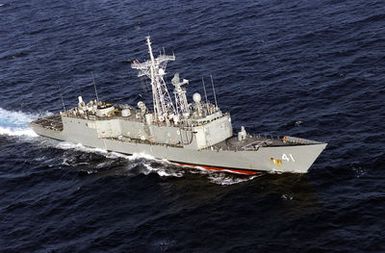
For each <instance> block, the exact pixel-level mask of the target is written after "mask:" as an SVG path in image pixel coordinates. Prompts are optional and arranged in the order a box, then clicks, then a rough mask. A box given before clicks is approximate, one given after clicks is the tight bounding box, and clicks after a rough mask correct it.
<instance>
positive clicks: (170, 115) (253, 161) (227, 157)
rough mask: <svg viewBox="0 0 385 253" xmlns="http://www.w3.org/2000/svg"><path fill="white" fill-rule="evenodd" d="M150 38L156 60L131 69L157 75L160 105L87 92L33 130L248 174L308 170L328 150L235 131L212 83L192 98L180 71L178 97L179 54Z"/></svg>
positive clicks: (309, 143)
mask: <svg viewBox="0 0 385 253" xmlns="http://www.w3.org/2000/svg"><path fill="white" fill-rule="evenodd" d="M146 42H147V47H148V54H149V59H148V60H147V61H144V62H139V61H138V60H135V61H133V62H132V63H131V67H132V68H133V69H136V70H138V72H139V74H138V76H139V77H141V76H145V77H147V78H149V79H150V80H151V90H152V102H153V108H152V110H151V109H149V108H148V107H147V105H146V104H145V103H144V102H143V101H140V102H138V103H137V105H136V106H131V105H127V104H113V103H108V102H104V101H100V100H99V99H93V100H91V101H89V102H87V103H86V102H85V101H84V100H83V98H82V97H81V96H79V97H78V105H77V106H76V107H74V108H71V109H69V110H64V111H62V112H60V113H57V114H54V115H51V116H47V117H42V118H39V119H37V120H35V121H33V122H31V127H32V129H33V130H34V131H35V132H36V133H37V134H38V135H40V136H44V137H48V138H52V139H56V140H59V141H66V142H71V143H80V144H82V145H84V146H88V147H95V148H100V149H105V150H108V151H114V152H119V153H124V154H136V153H142V154H147V155H151V156H152V157H154V158H158V159H165V160H167V161H169V162H171V163H174V164H177V165H180V166H187V167H197V168H202V169H207V170H215V171H225V172H233V173H240V174H255V173H257V172H258V171H266V172H279V173H284V172H291V173H306V172H308V170H309V168H310V167H311V165H312V164H313V163H314V161H315V160H316V159H317V157H318V156H319V155H320V153H321V152H322V151H323V150H324V149H325V147H326V145H327V143H323V142H318V141H313V140H308V139H304V138H298V137H291V136H281V137H272V136H270V137H266V136H262V135H257V134H250V133H248V132H246V130H245V128H244V127H241V129H240V131H239V132H237V133H236V134H234V133H233V127H232V123H231V117H230V114H229V113H228V112H222V110H221V109H220V108H219V107H218V105H217V101H216V96H215V92H214V100H215V102H214V103H212V102H210V101H208V99H207V95H206V90H205V86H204V85H203V88H204V99H202V96H201V95H200V94H199V93H194V94H193V96H192V102H191V103H189V101H188V99H187V96H186V86H187V84H188V83H189V81H188V80H186V79H181V78H180V76H179V74H178V73H176V74H175V75H174V77H173V78H172V80H171V83H172V85H173V87H174V90H173V96H171V95H170V92H169V90H168V87H167V83H166V81H165V74H166V72H165V71H166V66H167V63H168V62H169V61H174V60H175V55H166V54H164V53H160V55H159V56H158V57H155V56H154V54H153V50H152V45H151V40H150V37H149V36H148V37H146ZM214 91H215V89H214ZM172 97H173V99H172Z"/></svg>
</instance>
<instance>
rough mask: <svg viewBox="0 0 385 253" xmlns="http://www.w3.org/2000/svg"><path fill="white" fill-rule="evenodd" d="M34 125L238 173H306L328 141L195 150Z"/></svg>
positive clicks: (97, 144) (50, 133) (65, 137)
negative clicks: (239, 148) (250, 147)
mask: <svg viewBox="0 0 385 253" xmlns="http://www.w3.org/2000/svg"><path fill="white" fill-rule="evenodd" d="M31 126H32V128H33V130H34V131H35V132H36V133H37V134H38V135H41V136H45V137H48V138H51V139H56V140H59V141H66V142H71V143H76V144H77V143H81V144H82V145H84V146H88V147H94V148H100V149H105V150H108V151H114V152H119V153H123V154H134V153H143V154H148V155H151V156H153V157H155V158H158V159H166V160H168V161H170V162H177V163H179V164H183V165H191V166H201V167H203V168H207V169H215V170H217V169H224V170H228V171H230V172H239V173H242V172H250V171H252V172H253V171H255V172H256V171H265V172H271V173H274V172H282V173H284V172H290V173H307V172H308V170H309V168H310V167H311V165H312V164H313V163H314V161H315V160H316V159H317V157H318V156H319V155H320V153H321V152H322V151H323V150H324V149H325V147H326V145H327V144H326V143H321V142H315V143H312V144H304V145H288V146H266V147H263V146H261V147H259V148H258V149H257V150H219V149H213V148H206V149H201V150H192V149H186V148H183V147H175V146H171V145H161V144H147V143H138V142H130V141H126V140H121V139H116V138H115V139H113V138H98V136H97V134H96V133H95V132H94V131H87V129H85V128H84V127H81V126H79V128H78V129H76V128H75V127H72V129H64V130H62V131H58V130H53V129H48V128H46V127H42V126H41V125H39V124H33V123H32V124H31ZM245 174H247V173H245Z"/></svg>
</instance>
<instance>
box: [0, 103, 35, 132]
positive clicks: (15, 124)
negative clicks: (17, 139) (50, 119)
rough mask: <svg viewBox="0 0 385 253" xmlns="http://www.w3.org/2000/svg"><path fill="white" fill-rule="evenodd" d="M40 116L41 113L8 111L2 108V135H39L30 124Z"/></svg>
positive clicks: (0, 127)
mask: <svg viewBox="0 0 385 253" xmlns="http://www.w3.org/2000/svg"><path fill="white" fill-rule="evenodd" d="M38 117H39V114H30V113H24V112H21V111H8V110H5V109H3V108H0V135H5V136H21V137H37V136H38V135H37V134H36V133H35V132H34V131H33V130H32V129H31V128H30V127H29V125H28V124H29V123H30V122H31V121H33V120H34V119H37V118H38Z"/></svg>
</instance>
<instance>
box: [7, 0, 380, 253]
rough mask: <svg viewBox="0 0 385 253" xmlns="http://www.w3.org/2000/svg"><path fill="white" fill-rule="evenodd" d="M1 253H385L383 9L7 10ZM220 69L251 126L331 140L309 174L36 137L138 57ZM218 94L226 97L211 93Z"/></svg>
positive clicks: (143, 84) (95, 3)
mask: <svg viewBox="0 0 385 253" xmlns="http://www.w3.org/2000/svg"><path fill="white" fill-rule="evenodd" d="M0 24H1V25H0V151H1V152H0V252H385V242H384V238H385V232H384V231H385V221H384V217H385V190H384V189H385V186H384V183H385V148H384V144H385V123H384V121H385V86H384V85H385V2H384V1H372V0H369V1H364V0H352V1H336V0H325V1H311V0H293V1H281V0H271V1H266V0H259V1H251V0H248V1H246V0H241V1H202V0H193V1H170V0H164V1H134V0H119V1H118V0H92V1H90V0H84V1H74V0H62V1H58V0H49V1H41V0H40V1H39V0H30V1H21V0H0ZM147 35H151V37H152V40H153V47H154V49H155V51H161V50H163V48H164V50H165V51H166V52H168V53H172V52H175V54H176V62H172V63H170V64H169V66H168V71H167V72H168V77H167V78H168V80H170V78H171V77H172V74H173V73H174V72H180V73H181V77H182V78H186V79H189V80H190V85H189V97H191V95H192V93H193V92H195V91H199V92H202V86H201V82H200V80H201V78H202V77H204V78H206V79H207V82H208V81H209V78H210V74H211V75H213V77H214V81H215V84H216V88H217V95H218V102H219V105H220V106H221V108H222V109H223V110H225V111H229V112H230V113H231V115H232V119H233V124H234V127H235V128H236V129H239V128H240V127H241V126H245V127H246V129H247V130H248V131H249V132H253V133H262V134H279V135H295V136H299V137H304V138H310V139H315V140H319V141H325V142H328V143H329V145H328V147H327V149H326V150H325V151H324V152H323V153H322V154H321V156H320V157H319V159H317V161H316V163H315V164H314V165H313V166H312V168H311V170H310V171H309V173H308V174H306V175H296V174H276V175H272V174H263V175H260V176H258V177H245V176H236V175H229V174H224V173H208V172H204V171H199V170H191V171H188V170H186V169H184V168H180V167H176V166H173V165H170V164H169V163H168V162H167V161H163V160H156V159H154V158H152V157H149V156H146V155H144V154H135V155H134V156H125V155H121V154H117V153H108V152H106V151H104V150H98V149H90V148H85V147H83V146H81V145H79V144H70V143H58V142H55V141H52V140H47V139H44V138H41V137H38V136H36V134H34V133H33V131H32V130H31V129H30V128H29V127H28V123H29V122H30V121H31V120H33V119H35V118H37V117H39V116H41V115H49V114H51V113H55V112H58V111H60V110H61V109H62V101H61V94H62V96H63V100H64V103H65V105H66V106H67V107H69V106H73V105H75V104H76V102H77V96H78V95H82V96H83V97H84V98H85V99H86V100H88V99H91V98H93V97H94V91H93V84H92V79H93V78H92V75H94V76H95V82H96V85H97V87H98V93H99V97H100V98H102V99H103V100H109V101H112V102H119V103H130V104H136V103H137V102H138V101H139V100H144V101H145V102H146V103H147V104H148V105H150V103H151V102H150V95H149V91H150V90H149V87H148V81H146V80H144V79H140V78H137V77H136V72H135V71H134V70H132V69H131V68H130V64H129V63H130V61H131V60H133V59H136V58H138V59H140V60H143V59H146V57H147V55H146V54H147V49H146V45H145V39H144V38H145V36H147ZM209 96H210V97H212V94H211V93H210V94H209Z"/></svg>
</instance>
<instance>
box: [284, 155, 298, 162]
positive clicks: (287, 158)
mask: <svg viewBox="0 0 385 253" xmlns="http://www.w3.org/2000/svg"><path fill="white" fill-rule="evenodd" d="M282 161H287V162H295V159H294V157H293V155H292V154H282Z"/></svg>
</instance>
